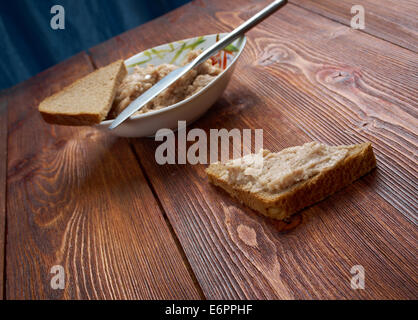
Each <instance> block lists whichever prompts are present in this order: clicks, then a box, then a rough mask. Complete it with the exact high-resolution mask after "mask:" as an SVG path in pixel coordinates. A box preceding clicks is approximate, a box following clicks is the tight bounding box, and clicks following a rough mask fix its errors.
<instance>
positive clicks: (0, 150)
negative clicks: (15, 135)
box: [0, 90, 7, 300]
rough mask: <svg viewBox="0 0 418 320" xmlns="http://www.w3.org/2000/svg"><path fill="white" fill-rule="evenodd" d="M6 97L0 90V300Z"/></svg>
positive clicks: (4, 215)
mask: <svg viewBox="0 0 418 320" xmlns="http://www.w3.org/2000/svg"><path fill="white" fill-rule="evenodd" d="M6 167H7V98H6V90H4V91H1V92H0V290H1V291H0V300H2V299H3V292H4V282H3V280H4V247H5V244H6V242H5V241H6V175H7V174H6Z"/></svg>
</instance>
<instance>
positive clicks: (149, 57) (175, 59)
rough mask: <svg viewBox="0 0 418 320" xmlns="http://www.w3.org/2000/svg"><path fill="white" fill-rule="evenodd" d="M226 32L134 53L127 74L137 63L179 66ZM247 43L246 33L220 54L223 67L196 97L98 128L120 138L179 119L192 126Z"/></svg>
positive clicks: (226, 79)
mask: <svg viewBox="0 0 418 320" xmlns="http://www.w3.org/2000/svg"><path fill="white" fill-rule="evenodd" d="M225 35H226V33H223V34H212V35H206V36H201V37H196V38H190V39H186V40H181V41H176V42H172V43H167V44H163V45H161V46H158V47H154V48H152V49H148V50H146V51H143V52H141V53H138V54H136V55H134V56H132V57H131V58H129V59H128V60H126V61H125V65H126V67H127V69H128V73H132V72H133V68H134V66H135V65H140V66H146V65H147V64H153V65H160V64H162V63H172V64H176V65H180V64H181V62H182V61H183V60H184V58H185V56H186V55H187V53H188V52H189V51H190V50H195V49H202V50H205V49H207V48H208V47H209V46H211V45H212V44H214V43H215V42H216V41H217V40H219V39H222V37H223V36H225ZM245 43H246V38H245V36H243V37H241V38H239V39H237V40H235V41H234V42H233V43H232V44H231V45H230V46H228V47H227V48H225V49H226V50H223V51H221V52H220V53H219V55H218V56H217V58H218V59H220V60H221V61H222V68H224V70H223V71H222V73H221V74H220V75H218V76H217V77H216V78H215V79H214V80H212V82H210V83H209V84H208V85H207V86H206V87H205V88H203V89H202V90H200V91H199V92H197V93H196V94H194V95H193V96H191V97H189V98H187V99H185V100H183V101H180V102H178V103H176V104H174V105H172V106H169V107H166V108H163V109H160V110H155V111H151V112H147V113H144V114H140V115H135V116H132V117H130V118H129V119H128V120H126V121H125V122H123V123H122V124H121V125H119V126H118V127H117V128H115V129H114V130H107V129H108V127H109V125H110V123H111V122H112V120H106V121H102V122H101V123H100V124H98V125H97V126H96V127H97V128H98V129H102V130H107V131H108V132H111V133H112V134H115V135H117V136H121V137H145V136H154V135H155V133H156V132H157V131H158V130H159V129H162V128H169V129H177V122H178V121H180V120H185V121H186V122H187V124H188V125H189V124H190V123H192V122H193V121H195V120H197V119H198V118H199V117H201V116H202V115H203V114H204V113H205V112H206V111H207V110H208V109H209V108H210V107H211V106H212V105H213V104H214V103H215V101H216V100H217V99H218V98H219V97H220V96H221V95H222V93H223V91H224V90H225V88H226V86H227V85H228V82H229V80H230V79H231V75H232V73H233V71H234V67H235V63H236V61H237V59H238V57H239V56H240V54H241V52H242V50H243V49H244V46H245ZM225 62H226V63H225ZM225 64H226V65H225ZM224 65H225V67H224Z"/></svg>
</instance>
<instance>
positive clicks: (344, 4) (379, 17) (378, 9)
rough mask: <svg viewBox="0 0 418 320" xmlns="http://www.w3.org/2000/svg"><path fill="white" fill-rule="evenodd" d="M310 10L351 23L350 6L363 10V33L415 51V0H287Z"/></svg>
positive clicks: (417, 5) (417, 34)
mask: <svg viewBox="0 0 418 320" xmlns="http://www.w3.org/2000/svg"><path fill="white" fill-rule="evenodd" d="M289 1H290V2H291V3H293V4H296V5H298V6H300V7H303V8H306V9H308V10H310V11H312V12H315V13H318V14H320V15H323V16H325V17H328V18H331V19H333V20H335V21H338V22H340V23H343V24H345V25H347V26H350V23H351V19H352V18H353V16H354V14H351V8H352V7H353V6H354V5H359V4H360V5H362V6H363V7H364V10H365V29H364V30H363V31H364V32H366V33H369V34H371V35H374V36H376V37H379V38H381V39H384V40H387V41H390V42H392V43H394V44H397V45H399V46H401V47H404V48H407V49H410V50H412V51H415V52H418V42H417V38H418V22H417V16H418V3H417V2H416V1H415V0H403V1H396V0H363V1H356V0H289Z"/></svg>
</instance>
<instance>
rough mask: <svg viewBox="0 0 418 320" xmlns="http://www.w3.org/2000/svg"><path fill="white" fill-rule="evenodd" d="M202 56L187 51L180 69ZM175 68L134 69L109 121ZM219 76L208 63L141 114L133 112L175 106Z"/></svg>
mask: <svg viewBox="0 0 418 320" xmlns="http://www.w3.org/2000/svg"><path fill="white" fill-rule="evenodd" d="M201 52H202V51H201V50H193V51H190V52H189V53H188V54H187V56H186V58H185V60H184V61H183V64H182V65H186V64H188V63H189V62H191V61H193V60H194V59H195V58H196V57H197V56H198V55H199V54H200V53H201ZM177 68H178V66H176V65H173V64H168V63H164V64H161V65H158V66H154V65H152V64H150V65H148V66H146V67H138V66H137V67H135V69H134V71H133V73H131V74H129V75H127V76H126V77H125V78H124V80H123V81H122V83H121V84H120V86H119V88H118V90H117V92H116V97H115V100H114V102H113V106H112V109H111V111H110V113H109V117H108V118H109V119H112V118H115V117H117V116H118V115H119V114H120V113H121V112H122V111H123V110H124V109H125V108H126V107H127V106H129V104H130V103H131V102H132V101H134V100H135V99H136V98H138V97H139V96H140V95H141V94H143V93H144V92H145V91H147V90H148V89H149V88H151V87H152V86H153V85H154V84H156V83H157V82H158V81H160V80H161V79H162V78H164V77H165V76H166V75H168V74H169V73H170V72H171V71H173V70H175V69H177ZM221 72H222V69H221V68H220V66H219V64H217V63H216V62H215V61H214V60H212V59H208V60H207V61H205V62H204V63H202V64H200V65H199V66H197V67H196V68H194V69H192V70H190V71H189V72H187V73H186V74H185V75H184V76H182V77H181V78H180V79H178V80H177V81H176V82H174V83H173V84H172V85H171V86H170V87H168V88H167V89H166V90H164V91H163V92H162V93H160V94H159V95H158V96H157V97H155V98H154V99H153V100H151V101H150V102H149V103H147V104H146V105H145V106H144V107H143V108H142V109H141V110H139V111H138V112H136V113H135V115H136V114H142V113H147V112H150V111H153V110H159V109H162V108H165V107H168V106H171V105H173V104H176V103H177V102H180V101H182V100H184V99H186V98H188V97H190V96H192V95H193V94H195V93H197V92H198V91H199V90H201V89H202V88H204V87H205V86H206V85H207V84H209V83H210V82H211V81H212V80H213V79H214V78H215V77H216V76H218V75H219V74H220V73H221Z"/></svg>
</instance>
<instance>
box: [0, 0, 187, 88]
mask: <svg viewBox="0 0 418 320" xmlns="http://www.w3.org/2000/svg"><path fill="white" fill-rule="evenodd" d="M188 1H190V0H7V1H6V0H1V1H0V13H1V14H0V34H1V39H0V74H1V78H0V89H4V88H7V87H10V86H12V85H14V84H16V83H18V82H20V81H23V80H25V79H27V78H29V77H31V76H33V75H35V74H36V73H38V72H40V71H42V70H44V69H46V68H48V67H50V66H52V65H54V64H56V63H58V62H60V61H62V60H64V59H66V58H68V57H70V56H72V55H74V54H76V53H78V52H80V51H82V50H86V49H88V48H90V47H92V46H94V45H96V44H98V43H100V42H103V41H105V40H107V39H109V38H111V37H113V36H115V35H117V34H119V33H122V32H124V31H126V30H128V29H131V28H134V27H136V26H138V25H140V24H142V23H144V22H146V21H148V20H151V19H153V18H155V17H158V16H160V15H162V14H164V13H165V12H168V11H170V10H172V9H174V8H176V7H178V6H180V5H182V4H184V3H186V2H188ZM56 4H59V5H62V6H63V7H64V9H65V30H53V29H51V27H50V21H51V18H52V17H53V16H54V14H51V13H50V11H51V7H52V6H53V5H56Z"/></svg>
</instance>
